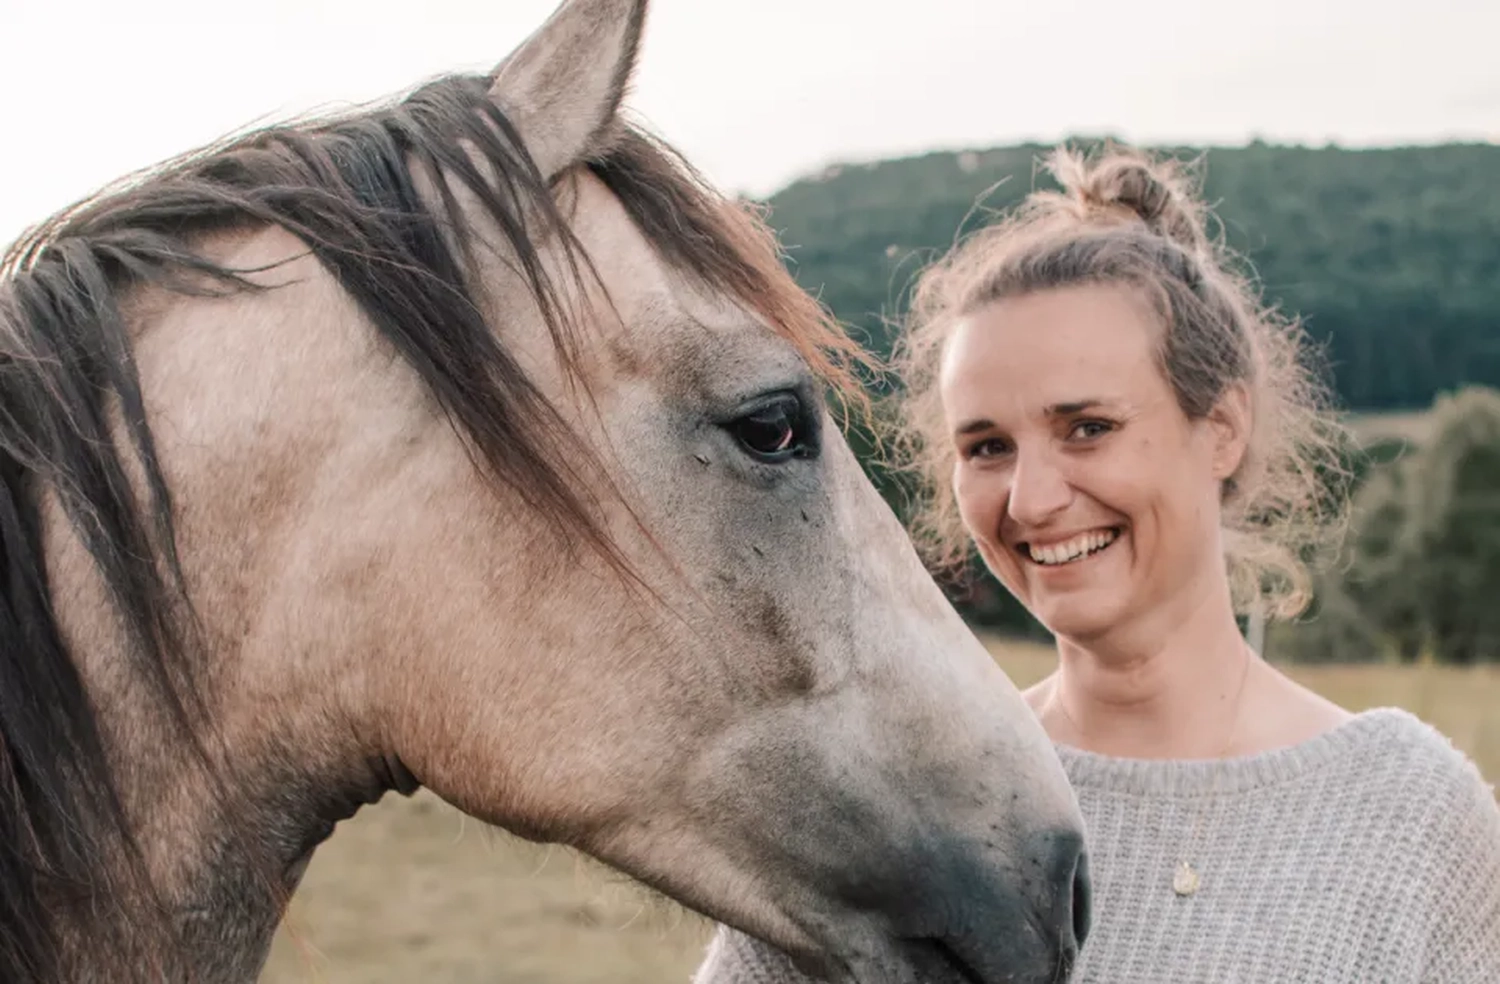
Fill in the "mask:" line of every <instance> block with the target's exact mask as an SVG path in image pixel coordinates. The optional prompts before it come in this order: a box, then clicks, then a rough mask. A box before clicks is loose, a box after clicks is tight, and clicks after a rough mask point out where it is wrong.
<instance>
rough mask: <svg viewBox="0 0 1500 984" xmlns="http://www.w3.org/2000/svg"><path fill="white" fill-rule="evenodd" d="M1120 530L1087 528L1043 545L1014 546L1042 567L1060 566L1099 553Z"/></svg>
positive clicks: (1113, 539) (1114, 538) (1117, 537)
mask: <svg viewBox="0 0 1500 984" xmlns="http://www.w3.org/2000/svg"><path fill="white" fill-rule="evenodd" d="M1121 532H1122V529H1121V527H1118V526H1108V527H1104V528H1102V529H1097V530H1089V531H1088V532H1087V533H1079V534H1078V535H1077V536H1072V537H1069V538H1068V539H1066V540H1061V541H1059V542H1056V543H1049V544H1047V545H1045V546H1037V545H1036V544H1032V543H1018V544H1016V548H1017V550H1019V551H1020V553H1021V555H1022V556H1024V557H1025V558H1026V559H1028V560H1030V561H1031V562H1032V563H1034V564H1040V565H1041V566H1043V567H1062V566H1063V565H1065V564H1076V563H1078V562H1079V561H1081V560H1085V559H1087V558H1089V557H1092V556H1093V555H1094V554H1097V553H1099V552H1100V551H1102V550H1104V549H1105V548H1107V547H1108V546H1109V545H1110V544H1111V543H1114V542H1115V541H1116V540H1118V539H1119V538H1120V533H1121Z"/></svg>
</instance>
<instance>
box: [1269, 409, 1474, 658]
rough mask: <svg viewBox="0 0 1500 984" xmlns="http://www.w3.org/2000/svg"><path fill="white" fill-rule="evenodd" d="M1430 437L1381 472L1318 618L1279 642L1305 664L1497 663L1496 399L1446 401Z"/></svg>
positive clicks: (1367, 491) (1375, 472)
mask: <svg viewBox="0 0 1500 984" xmlns="http://www.w3.org/2000/svg"><path fill="white" fill-rule="evenodd" d="M1432 414H1433V421H1432V428H1433V429H1432V435H1431V437H1430V438H1429V439H1428V440H1427V441H1425V442H1424V443H1423V444H1422V446H1421V447H1420V448H1419V449H1418V450H1417V451H1416V452H1415V453H1413V454H1410V455H1407V456H1404V457H1401V458H1398V459H1396V460H1394V461H1390V462H1388V463H1386V464H1381V465H1376V466H1375V467H1374V468H1373V469H1372V470H1371V471H1370V474H1369V476H1368V478H1367V479H1366V481H1365V482H1364V483H1363V484H1362V485H1361V486H1360V488H1359V491H1358V492H1357V493H1356V496H1355V500H1354V508H1353V515H1352V523H1353V532H1352V535H1351V537H1350V540H1349V543H1348V546H1347V549H1346V552H1345V554H1344V556H1343V557H1342V558H1341V562H1340V563H1339V565H1338V566H1337V567H1336V568H1335V570H1334V571H1333V572H1332V573H1331V575H1329V576H1325V577H1324V578H1323V579H1322V583H1321V584H1320V586H1319V597H1318V602H1317V607H1316V609H1315V610H1314V611H1313V612H1312V613H1311V614H1310V617H1309V618H1307V619H1305V620H1304V622H1303V623H1302V624H1300V625H1297V626H1294V627H1292V628H1291V629H1290V630H1289V631H1286V632H1283V633H1279V634H1278V635H1277V636H1276V637H1275V638H1276V645H1277V649H1278V651H1279V653H1280V654H1281V655H1291V656H1293V657H1294V658H1300V659H1341V660H1342V659H1370V658H1380V657H1385V658H1391V659H1396V660H1400V661H1403V662H1410V661H1414V660H1418V659H1422V658H1427V657H1430V658H1433V659H1437V660H1441V661H1444V662H1454V663H1475V662H1482V661H1500V605H1497V604H1496V599H1500V392H1497V391H1496V390H1493V389H1487V388H1483V387H1468V388H1465V389H1463V390H1460V391H1459V392H1457V393H1454V394H1452V395H1446V396H1443V397H1440V398H1439V399H1438V400H1437V401H1436V403H1435V404H1434V407H1433V411H1432Z"/></svg>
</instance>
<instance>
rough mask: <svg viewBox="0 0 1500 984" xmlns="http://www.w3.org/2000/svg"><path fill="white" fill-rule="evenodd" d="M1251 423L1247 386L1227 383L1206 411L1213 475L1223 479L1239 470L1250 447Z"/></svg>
mask: <svg viewBox="0 0 1500 984" xmlns="http://www.w3.org/2000/svg"><path fill="white" fill-rule="evenodd" d="M1252 422H1253V421H1252V416H1251V407H1250V388H1249V387H1248V386H1246V385H1245V384H1244V383H1241V382H1235V383H1230V384H1229V385H1228V386H1227V387H1225V389H1224V392H1223V393H1222V394H1221V395H1220V396H1219V400H1218V402H1217V403H1215V404H1214V408H1213V409H1212V410H1210V411H1209V412H1208V424H1209V426H1210V428H1212V431H1213V439H1214V447H1213V468H1214V478H1216V479H1218V480H1219V481H1221V482H1222V481H1224V480H1225V479H1227V478H1229V477H1230V476H1231V475H1233V474H1234V473H1235V472H1236V471H1238V470H1239V467H1240V463H1241V462H1243V461H1244V460H1245V451H1246V449H1247V448H1248V447H1249V446H1250V428H1251V425H1252Z"/></svg>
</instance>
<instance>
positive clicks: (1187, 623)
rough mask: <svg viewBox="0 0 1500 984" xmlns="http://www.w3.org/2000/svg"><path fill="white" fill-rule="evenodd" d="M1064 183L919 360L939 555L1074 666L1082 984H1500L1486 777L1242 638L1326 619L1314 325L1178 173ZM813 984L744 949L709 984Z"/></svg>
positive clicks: (922, 330) (973, 286)
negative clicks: (1302, 330)
mask: <svg viewBox="0 0 1500 984" xmlns="http://www.w3.org/2000/svg"><path fill="white" fill-rule="evenodd" d="M1049 165H1050V167H1051V170H1052V173H1053V174H1054V176H1055V177H1057V179H1058V180H1059V183H1060V184H1061V186H1062V188H1063V192H1062V193H1060V194H1057V193H1036V194H1033V195H1032V196H1031V197H1030V198H1029V199H1028V200H1027V202H1026V203H1025V205H1024V206H1023V207H1022V208H1021V209H1020V210H1019V211H1018V212H1017V214H1015V215H1014V216H1012V217H1011V218H1010V219H1009V220H1008V221H1006V222H1003V223H1001V224H998V225H995V226H991V227H990V228H988V229H986V230H984V231H982V232H981V233H979V234H976V235H975V236H973V237H971V238H970V239H969V240H968V241H967V242H966V243H965V244H963V245H962V246H960V247H959V248H958V249H957V250H955V252H954V253H953V254H951V255H950V256H948V257H947V258H946V259H944V260H943V261H942V262H941V263H940V264H938V265H937V266H935V267H934V268H932V269H931V270H929V271H927V272H926V273H925V274H924V275H923V278H922V280H921V282H920V284H919V286H918V289H917V293H916V297H915V303H914V306H913V317H912V325H911V330H910V333H909V335H908V337H907V339H906V341H905V351H904V360H903V361H904V369H905V378H906V383H907V393H908V401H909V402H908V404H907V410H908V413H907V422H908V424H909V436H911V437H914V438H915V439H916V441H915V446H917V447H918V448H920V449H921V459H920V460H921V462H922V464H923V466H924V469H923V470H924V471H925V473H926V475H927V477H928V478H929V480H930V485H931V487H932V499H931V503H930V505H931V509H930V510H929V515H928V516H927V517H926V519H925V521H924V524H923V526H922V529H923V531H925V532H927V533H929V534H931V539H932V540H933V542H934V544H935V545H936V546H937V547H938V554H939V555H940V557H942V558H946V559H952V558H953V557H956V556H961V555H962V554H963V552H964V551H965V550H966V549H967V542H966V538H967V541H972V543H973V544H974V545H975V546H976V547H977V548H978V552H979V554H980V556H981V557H982V558H983V560H984V562H985V564H986V565H987V566H988V568H989V569H990V570H991V571H992V572H993V573H994V574H995V575H996V576H997V577H998V578H999V579H1000V581H1001V582H1003V583H1004V585H1005V586H1006V588H1007V589H1009V591H1010V592H1011V593H1012V594H1013V595H1014V596H1015V597H1016V598H1017V599H1019V600H1020V601H1021V602H1022V603H1023V604H1025V605H1026V607H1027V608H1028V610H1030V611H1031V613H1032V614H1034V615H1035V616H1036V617H1037V618H1038V619H1039V620H1040V621H1041V622H1042V623H1043V624H1045V625H1046V626H1047V627H1048V629H1050V630H1051V632H1052V633H1053V635H1054V636H1055V638H1056V641H1057V655H1058V665H1057V669H1056V671H1055V672H1054V673H1053V674H1052V675H1051V676H1050V677H1048V678H1047V679H1045V680H1043V681H1042V682H1041V683H1039V684H1037V685H1036V686H1035V687H1033V688H1031V689H1030V690H1029V691H1028V692H1027V695H1026V696H1027V698H1028V700H1029V702H1030V704H1031V706H1032V708H1033V709H1034V710H1035V712H1036V714H1037V715H1038V717H1039V718H1040V719H1041V721H1042V723H1043V724H1044V725H1045V726H1046V728H1047V730H1048V732H1049V733H1050V734H1051V736H1052V738H1053V740H1054V742H1055V743H1056V746H1057V749H1058V753H1059V755H1060V756H1061V757H1062V760H1063V763H1064V765H1065V766H1066V768H1067V770H1068V773H1069V775H1070V777H1071V779H1072V781H1073V784H1074V787H1075V789H1076V790H1077V793H1078V797H1079V800H1080V803H1081V805H1082V807H1083V811H1084V814H1085V817H1086V818H1087V820H1088V825H1089V837H1090V842H1089V843H1090V858H1091V869H1092V873H1093V876H1094V883H1095V896H1094V900H1095V904H1094V923H1093V929H1092V931H1091V933H1090V934H1089V937H1088V939H1087V941H1086V943H1085V944H1084V946H1083V951H1082V955H1081V957H1080V960H1079V963H1078V966H1077V967H1076V969H1075V974H1074V977H1073V980H1075V981H1087V982H1100V984H1131V982H1149V984H1171V982H1178V981H1181V982H1187V981H1193V982H1204V981H1208V982H1238V981H1244V982H1256V984H1262V982H1273V981H1274V982H1289V981H1307V982H1317V984H1338V982H1346V981H1347V982H1355V981H1363V982H1368V981H1385V982H1405V981H1411V982H1419V981H1420V982H1424V984H1461V982H1475V984H1478V982H1481V981H1485V982H1495V981H1500V809H1497V807H1496V801H1495V798H1494V794H1493V791H1492V790H1491V788H1490V787H1489V786H1488V785H1487V784H1486V783H1485V782H1484V781H1483V779H1482V778H1481V776H1480V775H1479V773H1478V770H1477V769H1476V768H1475V766H1474V765H1473V764H1472V763H1471V762H1470V761H1469V760H1468V759H1467V758H1465V757H1464V756H1463V755H1462V754H1461V753H1460V752H1458V751H1457V750H1455V749H1454V748H1453V746H1452V745H1451V744H1450V743H1449V742H1448V741H1447V740H1446V739H1445V738H1444V737H1442V736H1441V735H1440V734H1438V733H1437V732H1436V731H1434V730H1433V729H1432V728H1430V727H1429V726H1427V725H1426V724H1424V723H1422V722H1421V721H1419V720H1417V719H1416V718H1415V717H1413V716H1412V715H1410V714H1408V713H1406V712H1404V711H1401V710H1397V709H1392V708H1385V709H1378V710H1371V711H1366V712H1364V713H1361V714H1350V713H1349V712H1347V711H1345V710H1344V709H1342V708H1340V707H1338V706H1335V705H1334V704H1332V703H1330V702H1328V701H1327V700H1325V699H1323V698H1322V697H1320V696H1318V695H1317V694H1315V693H1313V692H1312V691H1310V690H1308V689H1306V688H1304V687H1302V686H1300V685H1299V684H1297V683H1296V682H1294V681H1293V680H1291V679H1289V678H1288V677H1286V676H1285V675H1283V674H1282V673H1281V672H1279V671H1278V670H1277V669H1276V668H1274V667H1273V666H1271V665H1270V664H1268V663H1266V662H1264V661H1263V660H1261V659H1260V658H1259V657H1258V656H1257V655H1256V653H1255V652H1254V651H1253V650H1252V649H1251V648H1250V647H1249V646H1248V645H1247V644H1246V642H1245V641H1244V639H1243V637H1242V636H1241V633H1240V631H1239V628H1238V624H1237V622H1236V612H1237V610H1239V611H1245V610H1249V609H1250V608H1252V607H1254V606H1259V607H1260V610H1261V611H1263V612H1268V613H1269V614H1272V615H1282V616H1285V615H1290V614H1294V613H1296V612H1297V611H1299V610H1300V609H1301V607H1302V605H1303V602H1304V601H1305V597H1306V576H1305V573H1304V572H1303V571H1302V570H1301V568H1300V566H1299V564H1298V562H1297V559H1296V558H1297V557H1298V556H1299V555H1304V553H1305V551H1306V550H1307V548H1309V547H1312V546H1315V545H1316V544H1317V542H1318V540H1319V539H1320V538H1321V536H1322V535H1323V533H1325V532H1327V531H1329V530H1332V529H1333V528H1335V526H1336V524H1334V523H1332V522H1331V518H1332V517H1333V516H1335V515H1336V510H1335V511H1333V512H1330V510H1329V508H1328V502H1327V499H1328V497H1327V496H1326V495H1325V494H1323V490H1325V489H1326V487H1327V486H1326V482H1325V481H1324V479H1323V478H1321V477H1320V466H1321V465H1327V464H1329V463H1330V462H1332V460H1333V459H1331V458H1330V457H1329V452H1330V449H1331V447H1332V444H1331V442H1330V440H1329V434H1330V431H1329V430H1328V429H1327V428H1325V427H1324V425H1323V418H1322V417H1321V416H1320V414H1319V410H1318V402H1317V400H1316V395H1317V392H1318V391H1317V388H1316V387H1315V386H1314V385H1313V377H1312V376H1311V374H1310V373H1309V372H1308V371H1307V369H1306V368H1305V367H1304V364H1303V363H1302V361H1301V359H1300V337H1299V334H1298V331H1297V330H1296V328H1295V326H1293V325H1290V324H1286V323H1283V322H1281V321H1279V320H1278V319H1276V318H1275V317H1273V316H1272V315H1271V314H1270V313H1269V312H1267V311H1265V310H1263V309H1261V308H1259V307H1258V305H1257V304H1256V303H1255V302H1254V300H1253V298H1252V296H1251V293H1250V291H1249V290H1248V289H1247V286H1246V284H1245V283H1244V282H1243V281H1241V280H1239V279H1237V278H1236V277H1234V276H1233V275H1232V274H1231V273H1230V272H1229V271H1228V270H1227V268H1226V266H1225V265H1224V264H1223V263H1221V262H1220V256H1219V253H1218V251H1217V250H1216V249H1215V248H1214V247H1213V246H1212V245H1211V244H1210V242H1209V240H1208V237H1207V236H1206V234H1205V231H1204V224H1203V218H1202V214H1203V210H1202V209H1201V207H1200V206H1199V204H1198V203H1197V202H1196V201H1195V200H1194V198H1193V197H1192V195H1191V194H1190V193H1189V189H1188V188H1187V187H1186V185H1185V183H1184V182H1183V181H1182V179H1181V177H1180V176H1179V174H1178V173H1177V171H1176V170H1175V169H1174V168H1173V167H1172V166H1170V165H1169V164H1167V163H1156V162H1153V161H1152V160H1150V159H1148V158H1146V157H1144V156H1142V155H1139V154H1136V153H1133V152H1124V151H1113V152H1109V153H1106V154H1104V155H1103V156H1102V157H1099V158H1097V159H1095V160H1093V161H1088V160H1085V159H1083V158H1080V157H1079V156H1077V155H1075V154H1071V153H1065V152H1059V153H1057V154H1055V155H1054V156H1053V157H1052V159H1051V160H1050V161H1049ZM1322 474H1326V470H1324V471H1323V472H1322ZM995 931H996V932H1007V931H1013V930H1012V929H1011V928H1009V927H998V926H997V927H996V928H995ZM800 980H803V978H801V977H800V975H799V974H798V973H797V972H796V971H794V970H793V969H792V968H791V966H790V964H789V963H788V961H787V959H786V958H785V957H783V956H782V955H781V954H779V953H777V952H776V951H774V950H771V949H769V948H768V947H765V946H764V945H762V944H759V943H755V942H753V941H751V940H749V939H748V938H746V937H744V936H742V935H740V934H738V933H734V932H730V931H727V930H721V931H720V933H719V935H718V936H717V937H716V938H715V940H714V942H713V944H712V946H711V948H710V950H709V954H708V957H707V959H706V960H705V962H704V963H703V965H702V967H701V968H700V970H699V972H698V975H697V982H698V984H747V982H756V984H772V982H776V984H789V982H794V981H800Z"/></svg>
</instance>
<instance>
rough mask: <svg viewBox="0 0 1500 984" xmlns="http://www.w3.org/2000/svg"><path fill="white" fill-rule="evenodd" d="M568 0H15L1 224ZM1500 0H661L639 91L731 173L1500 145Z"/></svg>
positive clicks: (773, 178) (766, 178)
mask: <svg viewBox="0 0 1500 984" xmlns="http://www.w3.org/2000/svg"><path fill="white" fill-rule="evenodd" d="M553 5H554V3H553V0H484V2H480V0H405V2H395V0H248V2H228V0H225V2H216V3H208V2H204V0H108V2H106V0H67V2H53V0H0V107H3V113H0V242H8V241H10V240H11V239H13V238H14V237H15V236H16V235H17V234H18V233H19V232H20V231H21V229H22V227H23V226H25V225H27V224H29V223H31V222H33V221H35V220H37V219H40V218H42V217H43V216H45V215H47V214H49V213H50V212H52V211H54V210H56V209H58V208H60V207H62V206H63V205H66V204H67V203H69V202H70V201H72V200H74V199H75V198H77V197H79V196H80V195H83V194H86V193H88V192H90V191H92V190H94V189H95V188H96V187H97V186H98V185H100V184H102V183H103V182H106V181H108V180H110V179H112V178H114V177H117V176H119V175H120V174H123V173H124V172H126V171H129V170H132V169H134V168H137V167H141V166H144V165H147V164H150V163H153V162H155V161H157V160H160V159H161V158H163V157H166V156H168V155H171V154H174V153H177V152H179V151H182V150H186V149H189V148H190V147H192V146H195V145H197V144H200V143H203V142H205V141H208V140H211V139H213V138H215V137H217V136H220V135H222V134H224V133H226V132H228V131H230V130H234V129H238V128H240V127H243V126H245V125H246V124H248V123H251V122H252V121H255V120H257V119H260V120H265V119H275V118H278V117H283V116H286V115H288V114H290V113H294V112H300V111H304V110H307V109H310V108H315V107H326V106H329V105H335V104H338V103H341V102H347V101H358V100H365V99H370V98H375V97H379V96H382V95H385V94H388V93H391V92H395V91H397V90H400V89H403V88H406V87H407V86H409V85H410V84H412V83H414V82H416V81H419V80H421V79H423V78H426V77H428V76H431V75H434V74H437V73H439V72H442V71H446V70H450V69H487V68H489V67H490V65H491V64H492V63H494V62H495V61H497V60H498V59H499V58H500V57H502V56H503V55H504V54H505V53H506V52H507V51H509V50H510V49H511V47H512V46H514V45H515V44H516V43H517V42H518V41H519V40H520V39H521V38H523V37H524V36H525V35H526V34H527V33H528V32H529V31H531V30H532V29H533V28H534V27H535V26H536V25H537V24H539V23H540V22H541V21H542V20H543V19H544V18H545V17H546V15H547V14H548V13H549V12H550V11H551V9H552V8H553ZM1497 38H1500V0H1257V2H1253V3H1250V2H1234V3H1225V2H1221V0H1044V2H1037V0H1031V2H1024V3H1023V2H1009V0H908V2H901V3H897V2H888V0H741V2H731V0H655V2H654V3H653V4H652V9H651V14H650V18H649V21H648V24H647V34H646V42H645V47H644V51H643V57H642V61H641V65H640V70H639V73H638V75H637V77H636V86H635V92H634V95H633V98H632V100H631V103H630V105H631V106H632V107H633V108H634V110H635V111H636V113H637V115H638V116H641V117H643V118H644V119H645V120H646V122H648V123H649V124H650V125H651V126H652V127H653V128H654V129H656V130H657V131H658V132H659V133H661V134H663V135H664V136H666V137H667V138H668V139H669V140H671V141H673V142H674V143H676V144H677V145H678V146H679V147H680V148H681V149H682V150H683V151H684V152H685V153H686V154H687V155H688V156H689V157H690V158H691V159H692V160H694V162H695V163H697V164H698V165H699V166H700V167H701V168H702V169H703V170H704V171H705V172H707V174H708V175H709V176H710V177H711V178H712V179H714V180H715V181H716V182H718V183H719V184H720V185H722V186H724V187H725V188H726V189H728V190H733V191H748V192H752V193H766V192H769V191H772V190H774V189H776V188H777V187H779V186H781V185H782V184H784V183H786V182H787V181H788V180H790V179H792V178H794V177H796V176H797V175H799V174H802V173H806V172H808V171H811V170H813V169H816V168H818V167H820V166H822V165H824V164H826V163H829V162H832V161H838V160H850V159H853V160H860V159H869V158H874V157H883V156H891V155H897V154H907V153H913V152H919V151H923V150H927V149H931V148H957V147H965V146H989V145H993V144H1001V143H1008V142H1013V141H1018V140H1024V139H1042V140H1054V139H1058V138H1060V137H1063V136H1066V135H1069V134H1075V133H1080V132H1083V133H1093V134H1102V133H1112V134H1116V135H1119V136H1121V137H1124V138H1126V139H1130V140H1136V141H1142V142H1154V141H1163V140H1169V141H1182V142H1191V143H1205V142H1206V143H1220V144H1224V143H1228V144H1237V143H1243V142H1244V141H1246V140H1247V139H1249V138H1251V137H1253V136H1261V137H1263V138H1265V139H1268V140H1273V141H1295V142H1305V143H1314V144H1323V143H1325V142H1327V141H1329V140H1336V141H1338V142H1340V143H1343V144H1347V145H1372V144H1374V145H1388V144H1392V143H1411V142H1421V143H1428V142H1434V141H1440V140H1446V139H1465V140H1490V141H1494V142H1500V54H1497V52H1496V49H1495V44H1496V39H1497Z"/></svg>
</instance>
